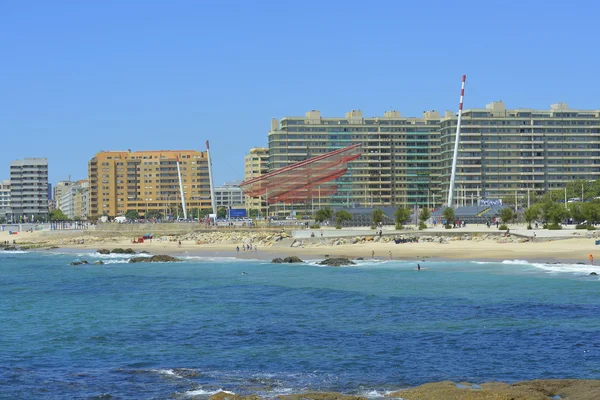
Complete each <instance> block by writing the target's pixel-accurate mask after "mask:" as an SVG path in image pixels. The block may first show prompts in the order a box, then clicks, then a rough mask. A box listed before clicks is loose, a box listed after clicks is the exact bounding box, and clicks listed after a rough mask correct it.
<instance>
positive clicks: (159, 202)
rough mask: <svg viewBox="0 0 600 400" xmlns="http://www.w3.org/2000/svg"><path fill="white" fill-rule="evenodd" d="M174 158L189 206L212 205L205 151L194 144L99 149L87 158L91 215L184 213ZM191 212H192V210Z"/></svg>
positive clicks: (203, 207)
mask: <svg viewBox="0 0 600 400" xmlns="http://www.w3.org/2000/svg"><path fill="white" fill-rule="evenodd" d="M177 160H179V161H180V167H181V179H182V183H183V192H184V198H185V202H186V206H187V209H188V210H189V211H191V210H192V209H194V208H199V209H205V208H207V209H210V208H211V203H210V183H209V178H208V158H207V154H206V152H201V151H195V150H156V151H135V152H132V151H101V152H99V153H98V154H96V155H95V156H94V157H93V158H92V159H91V160H90V162H89V165H88V172H89V185H90V191H89V217H90V218H93V219H96V218H98V217H100V216H102V215H107V216H109V217H116V216H119V215H124V214H125V213H126V212H127V211H129V210H135V211H137V212H138V213H139V214H140V215H142V216H143V215H145V214H146V212H148V211H150V210H156V211H159V212H161V213H162V214H163V215H173V216H175V215H179V216H181V215H182V212H181V203H182V201H181V195H180V190H179V177H178V173H177ZM190 215H191V214H190Z"/></svg>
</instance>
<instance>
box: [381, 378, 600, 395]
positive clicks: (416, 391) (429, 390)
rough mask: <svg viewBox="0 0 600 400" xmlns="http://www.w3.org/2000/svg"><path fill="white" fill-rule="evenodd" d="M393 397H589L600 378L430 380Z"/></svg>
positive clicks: (597, 390) (598, 389)
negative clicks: (478, 383)
mask: <svg viewBox="0 0 600 400" xmlns="http://www.w3.org/2000/svg"><path fill="white" fill-rule="evenodd" d="M387 397H391V398H398V397H399V398H403V399H406V400H412V399H464V400H513V399H514V400H516V399H523V400H525V399H527V400H548V399H552V398H556V399H563V400H585V399H598V398H600V381H599V380H583V379H540V380H534V381H524V382H517V383H515V384H513V385H509V384H507V383H500V382H488V383H482V384H481V385H472V384H470V383H461V384H456V383H454V382H450V381H443V382H436V383H426V384H424V385H421V386H417V387H415V388H411V389H406V390H400V391H397V392H392V393H389V394H388V395H387Z"/></svg>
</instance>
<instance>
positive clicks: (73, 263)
mask: <svg viewBox="0 0 600 400" xmlns="http://www.w3.org/2000/svg"><path fill="white" fill-rule="evenodd" d="M85 264H88V262H87V261H86V260H81V261H73V262H72V263H71V265H85Z"/></svg>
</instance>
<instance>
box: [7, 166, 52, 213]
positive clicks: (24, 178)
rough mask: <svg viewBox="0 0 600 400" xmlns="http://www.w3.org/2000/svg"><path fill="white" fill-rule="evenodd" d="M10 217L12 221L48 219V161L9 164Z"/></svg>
mask: <svg viewBox="0 0 600 400" xmlns="http://www.w3.org/2000/svg"><path fill="white" fill-rule="evenodd" d="M9 214H10V216H9V219H10V220H12V221H31V220H32V218H33V219H34V220H40V219H41V220H46V219H47V218H48V160H47V159H46V158H25V159H23V160H16V161H13V162H11V163H10V213H9Z"/></svg>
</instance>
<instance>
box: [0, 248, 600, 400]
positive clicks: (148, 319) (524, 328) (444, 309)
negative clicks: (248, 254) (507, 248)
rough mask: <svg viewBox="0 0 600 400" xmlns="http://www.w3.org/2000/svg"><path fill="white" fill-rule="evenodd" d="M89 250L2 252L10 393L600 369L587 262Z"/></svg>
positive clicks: (3, 349)
mask: <svg viewBox="0 0 600 400" xmlns="http://www.w3.org/2000/svg"><path fill="white" fill-rule="evenodd" d="M79 258H82V257H81V256H78V255H76V254H51V253H6V252H5V253H2V252H0V330H1V332H0V398H11V399H21V398H22V399H29V398H47V399H66V398H69V399H70V398H82V399H86V398H115V399H167V398H170V399H172V398H181V399H184V398H189V397H192V396H194V395H207V396H208V395H209V394H210V393H214V392H215V391H217V390H219V389H224V390H228V391H231V392H235V393H240V394H247V393H260V394H263V395H267V396H268V395H276V394H279V393H290V392H300V391H303V390H322V391H326V390H327V391H330V390H332V391H342V392H345V393H359V394H363V395H365V394H366V395H369V396H371V397H377V396H380V395H383V394H384V393H385V392H386V391H390V390H395V389H400V388H403V387H407V386H413V385H418V384H422V383H425V382H430V381H439V380H444V379H451V380H455V381H471V382H475V383H480V382H484V381H488V380H500V381H508V382H513V381H517V380H524V379H534V378H570V377H573V378H596V379H597V378H600V341H599V340H598V338H599V331H600V280H598V277H592V276H589V273H590V272H591V271H593V270H594V269H596V268H595V267H593V266H589V265H588V266H584V265H544V264H530V263H526V262H520V261H512V262H505V263H476V262H464V261H460V262H425V263H421V266H422V267H427V268H428V269H427V270H425V271H415V270H414V269H413V268H414V267H415V266H416V265H415V263H414V262H410V263H408V262H401V261H397V262H396V261H395V262H383V261H368V260H367V261H360V262H359V263H360V264H359V265H357V266H352V267H345V268H329V267H318V266H315V265H311V264H305V265H280V264H270V263H268V262H267V261H258V260H236V259H234V258H202V257H196V258H194V257H190V258H187V259H186V260H185V261H184V262H182V263H170V264H149V263H148V264H147V263H141V264H127V263H126V261H127V260H126V259H125V258H124V257H123V256H116V257H115V255H112V256H100V255H89V254H88V255H85V257H83V258H85V259H87V260H88V261H95V260H99V259H103V260H105V261H108V262H111V263H110V264H106V265H103V266H96V265H87V266H79V267H73V266H70V265H69V263H70V262H71V261H73V260H75V259H79ZM597 270H598V272H599V273H600V267H598V268H597ZM242 272H246V273H247V274H245V275H244V274H242ZM109 395H110V396H111V397H109Z"/></svg>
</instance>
